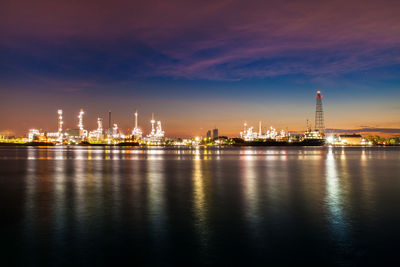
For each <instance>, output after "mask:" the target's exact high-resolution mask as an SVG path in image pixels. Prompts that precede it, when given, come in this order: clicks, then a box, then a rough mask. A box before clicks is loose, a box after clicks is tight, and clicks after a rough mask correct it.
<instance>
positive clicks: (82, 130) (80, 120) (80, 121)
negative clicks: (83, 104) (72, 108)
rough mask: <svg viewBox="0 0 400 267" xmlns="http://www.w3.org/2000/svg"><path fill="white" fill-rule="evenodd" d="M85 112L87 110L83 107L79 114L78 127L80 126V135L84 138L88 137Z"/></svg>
mask: <svg viewBox="0 0 400 267" xmlns="http://www.w3.org/2000/svg"><path fill="white" fill-rule="evenodd" d="M84 114H85V112H84V111H83V109H81V110H80V111H79V115H78V120H79V122H78V127H79V135H80V136H81V138H82V139H84V138H86V137H87V134H88V132H87V131H86V130H85V129H84V128H83V115H84Z"/></svg>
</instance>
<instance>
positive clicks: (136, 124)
mask: <svg viewBox="0 0 400 267" xmlns="http://www.w3.org/2000/svg"><path fill="white" fill-rule="evenodd" d="M137 126H138V111H137V109H135V128H137Z"/></svg>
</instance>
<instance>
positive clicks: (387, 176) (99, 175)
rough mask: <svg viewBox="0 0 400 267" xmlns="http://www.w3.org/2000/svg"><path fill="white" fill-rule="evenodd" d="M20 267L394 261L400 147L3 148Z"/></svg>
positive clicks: (11, 240)
mask: <svg viewBox="0 0 400 267" xmlns="http://www.w3.org/2000/svg"><path fill="white" fill-rule="evenodd" d="M0 200H1V201H0V207H1V230H0V231H1V248H0V249H1V251H2V254H3V257H2V262H3V263H4V262H7V264H6V265H4V266H9V265H11V264H13V265H14V264H15V265H39V266H44V265H57V266H60V265H92V266H93V265H95V266H98V265H102V264H109V265H116V264H117V263H122V262H125V263H127V264H128V265H131V266H133V265H136V266H140V265H143V266H149V265H163V266H171V265H173V266H177V265H185V266H193V265H225V266H233V265H242V266H245V265H246V266H249V265H264V266H265V265H267V264H270V265H287V264H292V265H300V264H301V263H308V264H309V265H311V264H312V263H314V264H315V263H316V264H320V265H321V266H326V265H339V266H344V265H373V264H377V265H380V266H383V265H385V266H388V265H397V266H398V263H399V260H398V259H399V252H398V248H399V244H400V148H398V147H397V148H395V147H391V148H390V147H389V148H378V147H376V148H375V147H371V148H360V147H354V148H353V147H349V148H341V147H336V148H331V147H308V148H301V147H299V148H295V147H276V148H274V147H262V148H261V147H258V148H251V147H249V148H221V149H217V148H213V149H204V148H200V149H175V148H174V149H169V148H149V149H139V148H134V149H130V148H103V147H48V148H46V147H41V148H35V147H0Z"/></svg>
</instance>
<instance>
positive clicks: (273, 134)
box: [240, 121, 290, 141]
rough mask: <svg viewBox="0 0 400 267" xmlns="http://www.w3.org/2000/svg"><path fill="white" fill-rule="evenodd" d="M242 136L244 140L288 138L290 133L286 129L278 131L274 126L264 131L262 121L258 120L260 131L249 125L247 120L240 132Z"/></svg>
mask: <svg viewBox="0 0 400 267" xmlns="http://www.w3.org/2000/svg"><path fill="white" fill-rule="evenodd" d="M240 138H242V139H243V140H244V141H254V140H274V141H279V140H287V139H288V138H290V133H286V132H285V131H284V130H281V131H280V132H278V131H277V130H276V129H275V128H273V127H272V126H271V127H270V128H269V129H268V130H267V131H265V132H264V133H263V132H262V125H261V121H259V122H258V132H255V131H254V128H253V127H247V122H246V121H245V122H244V124H243V131H242V132H240Z"/></svg>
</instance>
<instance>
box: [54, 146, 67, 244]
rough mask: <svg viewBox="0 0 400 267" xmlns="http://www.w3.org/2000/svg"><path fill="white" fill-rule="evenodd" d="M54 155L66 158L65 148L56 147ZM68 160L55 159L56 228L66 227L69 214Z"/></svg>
mask: <svg viewBox="0 0 400 267" xmlns="http://www.w3.org/2000/svg"><path fill="white" fill-rule="evenodd" d="M54 156H55V158H56V159H63V158H64V151H63V149H56V150H55V151H54ZM66 162H67V161H65V160H56V161H54V163H53V164H54V173H53V177H52V178H53V179H52V180H53V181H52V184H53V190H52V191H53V193H54V202H53V206H54V208H53V209H52V210H53V212H54V214H53V216H54V224H55V228H56V229H64V228H65V225H66V223H67V222H66V216H67V215H66V214H67V200H66V198H67V192H66V188H67V178H66V173H67V171H66V166H65V165H66ZM55 233H56V234H59V235H60V234H61V233H65V231H56V232H55ZM55 238H56V239H60V238H61V236H56V237H55Z"/></svg>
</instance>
